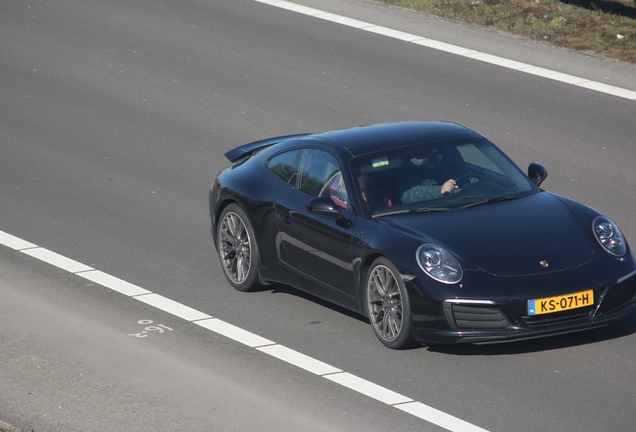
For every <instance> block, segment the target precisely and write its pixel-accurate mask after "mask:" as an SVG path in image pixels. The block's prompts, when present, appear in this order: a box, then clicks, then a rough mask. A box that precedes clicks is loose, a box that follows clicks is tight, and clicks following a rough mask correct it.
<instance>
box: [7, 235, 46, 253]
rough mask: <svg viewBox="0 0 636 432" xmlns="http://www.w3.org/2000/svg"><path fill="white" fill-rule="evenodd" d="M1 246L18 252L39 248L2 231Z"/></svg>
mask: <svg viewBox="0 0 636 432" xmlns="http://www.w3.org/2000/svg"><path fill="white" fill-rule="evenodd" d="M0 244H3V245H5V246H6V247H8V248H11V249H15V250H18V251H19V250H22V249H30V248H36V247H38V245H35V244H33V243H30V242H28V241H26V240H22V239H21V238H19V237H16V236H13V235H11V234H8V233H6V232H4V231H0Z"/></svg>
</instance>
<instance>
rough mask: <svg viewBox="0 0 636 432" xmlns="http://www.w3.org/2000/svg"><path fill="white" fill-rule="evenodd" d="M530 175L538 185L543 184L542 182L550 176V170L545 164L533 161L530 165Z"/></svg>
mask: <svg viewBox="0 0 636 432" xmlns="http://www.w3.org/2000/svg"><path fill="white" fill-rule="evenodd" d="M528 177H530V180H532V183H534V184H535V185H537V187H538V186H541V183H543V181H544V180H545V179H546V178H548V170H547V169H545V167H544V166H543V165H541V164H538V163H536V162H533V163H531V164H530V165H529V166H528Z"/></svg>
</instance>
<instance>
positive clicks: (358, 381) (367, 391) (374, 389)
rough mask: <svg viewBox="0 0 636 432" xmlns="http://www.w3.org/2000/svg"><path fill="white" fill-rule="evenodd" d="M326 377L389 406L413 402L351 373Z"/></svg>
mask: <svg viewBox="0 0 636 432" xmlns="http://www.w3.org/2000/svg"><path fill="white" fill-rule="evenodd" d="M324 377H325V378H327V379H328V380H330V381H333V382H335V383H338V384H340V385H341V386H344V387H347V388H350V389H351V390H355V391H357V392H358V393H362V394H363V395H366V396H369V397H370V398H373V399H376V400H379V401H380V402H384V403H385V404H388V405H395V404H400V403H405V402H413V399H411V398H409V397H406V396H403V395H401V394H399V393H396V392H394V391H393V390H389V389H387V388H385V387H381V386H379V385H377V384H375V383H372V382H371V381H367V380H365V379H363V378H360V377H358V376H355V375H352V374H350V373H349V372H342V373H337V374H333V375H325V376H324Z"/></svg>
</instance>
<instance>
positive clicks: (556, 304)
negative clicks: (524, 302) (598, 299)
mask: <svg viewBox="0 0 636 432" xmlns="http://www.w3.org/2000/svg"><path fill="white" fill-rule="evenodd" d="M593 304H594V290H587V291H581V292H577V293H573V294H565V295H560V296H556V297H546V298H542V299H535V300H528V315H530V316H533V315H542V314H549V313H554V312H561V311H565V310H570V309H577V308H582V307H585V306H591V305H593Z"/></svg>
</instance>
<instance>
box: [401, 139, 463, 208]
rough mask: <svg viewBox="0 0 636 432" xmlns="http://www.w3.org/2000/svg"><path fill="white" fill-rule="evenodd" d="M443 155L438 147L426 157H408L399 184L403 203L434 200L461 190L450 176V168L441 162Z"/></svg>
mask: <svg viewBox="0 0 636 432" xmlns="http://www.w3.org/2000/svg"><path fill="white" fill-rule="evenodd" d="M442 157H443V156H442V154H441V153H440V152H439V151H438V150H437V149H432V150H431V151H430V152H429V154H428V155H427V156H426V157H424V158H416V157H415V156H412V155H411V156H410V157H409V158H408V159H407V161H406V169H405V170H404V172H403V178H402V179H400V183H401V184H400V185H399V186H401V188H400V190H401V191H403V192H402V196H401V200H402V202H403V203H412V202H418V201H427V200H432V199H436V198H441V197H442V196H444V194H448V193H454V192H458V191H459V189H458V187H457V184H456V183H455V180H453V179H452V178H449V177H451V174H450V173H449V172H448V171H449V170H448V169H447V167H446V166H444V164H442V163H441V161H442ZM422 179H424V180H422ZM446 179H447V180H446Z"/></svg>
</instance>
